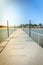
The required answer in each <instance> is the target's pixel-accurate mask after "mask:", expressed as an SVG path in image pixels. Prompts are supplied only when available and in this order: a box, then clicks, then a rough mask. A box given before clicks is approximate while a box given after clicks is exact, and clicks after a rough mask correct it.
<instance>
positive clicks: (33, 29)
mask: <svg viewBox="0 0 43 65" xmlns="http://www.w3.org/2000/svg"><path fill="white" fill-rule="evenodd" d="M15 28H16V27H15ZM0 29H7V28H4V27H3V28H0ZM9 29H14V27H9ZM24 29H26V30H28V29H29V28H24ZM31 30H43V28H31Z"/></svg>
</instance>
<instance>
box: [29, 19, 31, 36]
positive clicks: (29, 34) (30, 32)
mask: <svg viewBox="0 0 43 65" xmlns="http://www.w3.org/2000/svg"><path fill="white" fill-rule="evenodd" d="M29 36H30V37H31V20H30V21H29Z"/></svg>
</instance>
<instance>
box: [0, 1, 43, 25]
mask: <svg viewBox="0 0 43 65" xmlns="http://www.w3.org/2000/svg"><path fill="white" fill-rule="evenodd" d="M30 19H31V21H32V23H37V24H39V23H42V24H43V0H0V25H6V21H7V20H8V21H9V25H19V24H27V23H29V20H30Z"/></svg>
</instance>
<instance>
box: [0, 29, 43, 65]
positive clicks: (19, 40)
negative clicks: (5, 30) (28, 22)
mask: <svg viewBox="0 0 43 65" xmlns="http://www.w3.org/2000/svg"><path fill="white" fill-rule="evenodd" d="M0 65H43V48H41V47H40V46H39V45H38V44H37V43H36V42H34V41H33V40H32V39H31V38H30V37H29V36H28V35H27V34H26V33H25V32H24V31H23V30H22V29H18V30H16V31H15V32H14V33H13V34H12V35H11V36H10V37H9V38H8V39H7V40H6V41H4V42H3V43H1V44H0Z"/></svg>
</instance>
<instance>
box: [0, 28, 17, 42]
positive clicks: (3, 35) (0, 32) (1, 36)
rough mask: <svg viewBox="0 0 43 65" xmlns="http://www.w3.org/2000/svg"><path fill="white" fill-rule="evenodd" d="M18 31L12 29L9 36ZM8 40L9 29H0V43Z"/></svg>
mask: <svg viewBox="0 0 43 65" xmlns="http://www.w3.org/2000/svg"><path fill="white" fill-rule="evenodd" d="M14 31H16V29H14V28H11V29H9V36H10V35H11V34H12V33H13V32H14ZM7 38H8V33H7V29H0V42H2V41H4V40H5V39H7Z"/></svg>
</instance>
